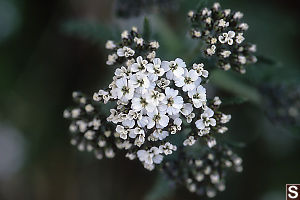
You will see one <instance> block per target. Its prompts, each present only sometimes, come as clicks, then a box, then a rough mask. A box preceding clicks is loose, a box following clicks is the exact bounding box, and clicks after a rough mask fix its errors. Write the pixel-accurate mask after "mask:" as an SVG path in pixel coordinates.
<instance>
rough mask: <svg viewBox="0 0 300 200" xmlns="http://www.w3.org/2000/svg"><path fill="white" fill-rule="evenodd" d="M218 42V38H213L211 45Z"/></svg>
mask: <svg viewBox="0 0 300 200" xmlns="http://www.w3.org/2000/svg"><path fill="white" fill-rule="evenodd" d="M217 42H218V40H217V38H211V40H210V44H216V43H217Z"/></svg>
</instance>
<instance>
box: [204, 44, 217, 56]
mask: <svg viewBox="0 0 300 200" xmlns="http://www.w3.org/2000/svg"><path fill="white" fill-rule="evenodd" d="M206 53H207V55H209V56H212V55H214V54H215V53H216V45H211V47H209V48H207V49H206Z"/></svg>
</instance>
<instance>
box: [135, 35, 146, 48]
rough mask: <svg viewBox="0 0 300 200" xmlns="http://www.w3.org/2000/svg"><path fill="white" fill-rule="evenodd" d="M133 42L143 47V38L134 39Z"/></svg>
mask: <svg viewBox="0 0 300 200" xmlns="http://www.w3.org/2000/svg"><path fill="white" fill-rule="evenodd" d="M133 40H134V42H135V43H136V44H137V45H139V46H143V45H144V39H143V38H138V37H135V38H134V39H133Z"/></svg>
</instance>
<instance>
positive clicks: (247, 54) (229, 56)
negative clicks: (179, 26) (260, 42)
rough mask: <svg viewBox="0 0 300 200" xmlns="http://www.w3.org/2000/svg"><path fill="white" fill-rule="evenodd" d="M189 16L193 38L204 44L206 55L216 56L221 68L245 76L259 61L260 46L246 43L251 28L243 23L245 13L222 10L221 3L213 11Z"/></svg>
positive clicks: (203, 11)
mask: <svg viewBox="0 0 300 200" xmlns="http://www.w3.org/2000/svg"><path fill="white" fill-rule="evenodd" d="M188 17H189V18H190V21H191V24H192V29H191V31H190V33H191V36H192V37H193V38H195V39H201V41H203V42H204V44H205V49H204V54H205V55H206V56H210V57H211V56H213V57H215V59H216V61H217V65H218V66H219V67H220V68H222V69H224V70H229V69H231V68H232V69H234V70H235V71H238V72H240V73H245V72H246V70H245V65H247V64H252V63H255V62H256V61H257V58H256V57H255V56H254V55H253V53H254V52H256V45H253V44H250V43H246V42H244V40H245V37H244V36H245V35H244V33H245V31H247V30H248V28H249V26H248V24H246V23H243V22H241V19H242V17H243V14H242V13H241V12H239V11H238V12H233V11H231V10H230V9H224V10H222V9H221V8H220V4H219V3H214V5H213V7H212V8H210V9H208V8H204V9H202V10H200V11H199V12H195V11H190V12H189V13H188Z"/></svg>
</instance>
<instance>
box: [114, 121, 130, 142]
mask: <svg viewBox="0 0 300 200" xmlns="http://www.w3.org/2000/svg"><path fill="white" fill-rule="evenodd" d="M116 131H117V133H119V134H120V138H122V139H124V140H126V139H127V135H128V130H126V129H125V128H124V126H121V125H117V127H116Z"/></svg>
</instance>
